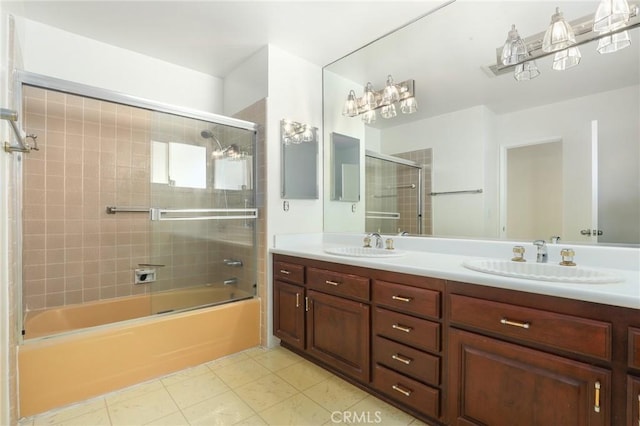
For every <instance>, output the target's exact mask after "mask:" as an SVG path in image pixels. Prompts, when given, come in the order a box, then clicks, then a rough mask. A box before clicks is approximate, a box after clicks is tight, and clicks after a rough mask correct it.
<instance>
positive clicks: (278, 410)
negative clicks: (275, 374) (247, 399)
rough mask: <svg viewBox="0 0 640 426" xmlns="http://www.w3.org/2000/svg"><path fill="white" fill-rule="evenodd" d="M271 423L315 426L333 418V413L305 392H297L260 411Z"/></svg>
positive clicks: (261, 415) (268, 422)
mask: <svg viewBox="0 0 640 426" xmlns="http://www.w3.org/2000/svg"><path fill="white" fill-rule="evenodd" d="M260 417H262V418H263V419H264V420H265V421H266V422H267V424H269V425H292V426H299V425H305V426H313V425H323V424H326V423H327V422H330V420H331V413H330V412H329V411H328V410H325V409H324V408H322V407H321V406H320V405H318V404H317V403H315V402H313V401H312V400H311V399H309V398H308V397H306V396H304V395H303V394H299V393H298V394H296V395H294V396H292V397H291V398H288V399H286V400H284V401H282V402H280V403H278V404H276V405H274V406H272V407H271V408H268V409H266V410H263V411H261V412H260Z"/></svg>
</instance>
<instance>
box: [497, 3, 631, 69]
mask: <svg viewBox="0 0 640 426" xmlns="http://www.w3.org/2000/svg"><path fill="white" fill-rule="evenodd" d="M638 15H639V7H638V6H635V5H634V6H629V4H628V2H627V0H601V1H600V4H599V6H598V9H597V10H596V12H595V14H594V15H588V16H585V17H582V18H580V19H576V20H575V21H572V22H570V23H569V22H567V21H566V20H565V19H564V17H563V14H562V12H561V11H560V8H556V11H555V13H554V14H553V15H552V16H551V23H550V24H549V27H548V28H547V30H546V31H545V32H544V33H539V34H536V35H534V36H531V37H527V38H526V39H522V38H521V37H520V35H519V34H518V30H517V29H516V26H515V25H512V26H511V30H510V31H509V33H508V35H507V40H506V41H505V43H504V45H503V46H502V47H499V48H497V49H496V56H497V65H495V66H491V67H489V68H491V70H492V71H493V73H494V74H496V75H499V74H503V73H504V72H508V71H511V70H514V78H515V79H516V80H518V81H522V80H531V79H532V78H535V77H537V76H538V75H540V71H539V70H538V67H537V65H536V63H535V59H538V58H542V57H545V56H548V55H554V57H553V64H552V68H553V69H554V70H559V71H561V70H566V69H569V68H571V67H574V66H576V65H578V64H579V63H580V59H581V57H582V55H581V54H580V50H579V49H578V46H579V45H581V44H584V43H587V42H590V41H593V40H598V47H597V50H598V52H599V53H601V54H605V53H612V52H617V51H618V50H621V49H624V48H625V47H628V46H629V45H630V44H631V40H630V38H629V33H628V30H629V29H631V28H635V27H637V26H638V25H640V17H639V16H638Z"/></svg>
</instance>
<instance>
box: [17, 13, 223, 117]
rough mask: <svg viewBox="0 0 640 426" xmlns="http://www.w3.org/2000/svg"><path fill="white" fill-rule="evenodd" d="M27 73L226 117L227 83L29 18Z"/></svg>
mask: <svg viewBox="0 0 640 426" xmlns="http://www.w3.org/2000/svg"><path fill="white" fill-rule="evenodd" d="M16 22H17V25H18V26H19V27H20V28H19V32H20V34H22V35H23V36H22V39H21V40H20V42H21V45H22V49H23V56H24V69H25V70H26V71H30V72H34V73H37V74H44V75H47V76H51V77H56V78H60V79H64V80H69V81H73V82H77V83H82V84H86V85H90V86H95V87H100V88H103V89H108V90H112V91H116V92H120V93H125V94H129V95H134V96H138V97H141V98H144V99H151V100H154V101H159V102H163V103H167V104H171V105H179V106H182V107H187V108H192V109H198V110H202V111H207V112H212V113H215V114H222V113H223V81H222V79H220V78H217V77H213V76H210V75H207V74H204V73H201V72H198V71H193V70H190V69H188V68H185V67H181V66H178V65H174V64H170V63H168V62H164V61H161V60H159V59H155V58H151V57H149V56H145V55H141V54H139V53H135V52H132V51H129V50H125V49H121V48H119V47H116V46H112V45H109V44H105V43H102V42H99V41H96V40H92V39H89V38H86V37H82V36H79V35H77V34H72V33H69V32H67V31H63V30H60V29H58V28H54V27H51V26H48V25H44V24H41V23H38V22H35V21H31V20H28V19H24V18H19V19H18V18H17V19H16Z"/></svg>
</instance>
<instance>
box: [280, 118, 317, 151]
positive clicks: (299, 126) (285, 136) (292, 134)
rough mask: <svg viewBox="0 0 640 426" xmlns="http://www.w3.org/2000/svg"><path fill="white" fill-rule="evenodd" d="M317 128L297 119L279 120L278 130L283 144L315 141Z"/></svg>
mask: <svg viewBox="0 0 640 426" xmlns="http://www.w3.org/2000/svg"><path fill="white" fill-rule="evenodd" d="M317 130H318V129H317V128H316V127H312V126H309V125H307V124H303V123H299V122H297V121H291V120H286V119H282V120H280V132H281V135H282V140H283V142H284V144H285V145H290V144H301V143H304V142H316V140H317V139H316V138H317Z"/></svg>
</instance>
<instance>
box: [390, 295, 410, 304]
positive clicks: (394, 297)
mask: <svg viewBox="0 0 640 426" xmlns="http://www.w3.org/2000/svg"><path fill="white" fill-rule="evenodd" d="M391 298H392V299H393V300H399V301H400V302H407V303H408V302H411V298H410V297H404V296H391Z"/></svg>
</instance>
